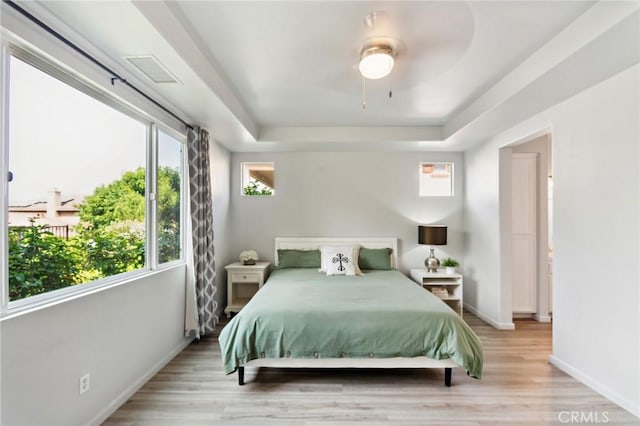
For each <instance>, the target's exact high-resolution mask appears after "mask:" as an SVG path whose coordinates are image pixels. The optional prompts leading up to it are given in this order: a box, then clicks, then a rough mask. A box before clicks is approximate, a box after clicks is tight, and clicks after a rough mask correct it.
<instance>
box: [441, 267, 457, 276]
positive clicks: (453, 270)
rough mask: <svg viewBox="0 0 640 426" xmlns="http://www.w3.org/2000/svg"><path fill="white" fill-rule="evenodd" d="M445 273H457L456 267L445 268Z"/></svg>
mask: <svg viewBox="0 0 640 426" xmlns="http://www.w3.org/2000/svg"><path fill="white" fill-rule="evenodd" d="M444 269H445V272H446V273H447V274H449V275H453V274H455V273H456V267H455V266H445V267H444Z"/></svg>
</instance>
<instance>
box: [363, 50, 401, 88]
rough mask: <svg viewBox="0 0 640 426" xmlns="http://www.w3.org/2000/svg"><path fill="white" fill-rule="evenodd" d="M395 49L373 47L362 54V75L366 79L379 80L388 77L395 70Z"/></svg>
mask: <svg viewBox="0 0 640 426" xmlns="http://www.w3.org/2000/svg"><path fill="white" fill-rule="evenodd" d="M393 65H394V59H393V49H391V47H389V46H372V47H369V48H366V49H364V50H363V51H362V53H360V65H359V67H358V68H359V69H360V74H362V76H363V77H364V78H368V79H370V80H377V79H379V78H383V77H386V76H388V75H389V74H390V73H391V70H392V69H393Z"/></svg>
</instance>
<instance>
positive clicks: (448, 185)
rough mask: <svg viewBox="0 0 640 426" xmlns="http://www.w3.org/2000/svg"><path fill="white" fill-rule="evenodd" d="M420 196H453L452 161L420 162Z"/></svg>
mask: <svg viewBox="0 0 640 426" xmlns="http://www.w3.org/2000/svg"><path fill="white" fill-rule="evenodd" d="M420 196H421V197H452V196H453V163H420Z"/></svg>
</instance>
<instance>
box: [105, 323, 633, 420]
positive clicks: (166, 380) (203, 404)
mask: <svg viewBox="0 0 640 426" xmlns="http://www.w3.org/2000/svg"><path fill="white" fill-rule="evenodd" d="M465 319H466V320H467V322H468V323H469V324H470V325H471V327H472V328H473V329H474V331H475V332H476V334H477V335H478V336H479V337H480V339H481V341H482V343H483V347H484V356H485V366H484V372H483V378H482V379H481V380H476V379H472V378H470V377H467V376H466V375H465V374H464V373H463V372H462V370H460V369H454V370H453V381H452V386H451V387H450V388H447V387H445V386H444V385H443V376H444V373H443V372H442V371H441V370H291V369H259V370H258V369H250V368H247V371H246V377H245V378H246V380H247V384H246V385H244V386H238V384H237V375H236V374H232V375H229V376H226V375H225V374H224V372H223V369H222V362H221V359H220V349H219V346H218V342H217V336H212V337H209V338H205V339H203V340H202V341H201V342H200V343H198V344H192V345H190V346H189V347H188V348H187V349H186V350H185V351H183V352H182V353H181V354H179V355H178V356H177V357H176V358H175V359H174V360H173V361H172V362H171V363H170V364H168V365H167V366H166V367H165V368H164V369H163V370H162V371H161V372H159V373H158V374H157V375H156V376H155V377H154V378H153V379H152V380H151V381H149V382H148V383H147V384H146V385H145V386H144V387H143V388H142V389H140V391H139V392H137V393H136V394H135V395H134V396H133V397H132V398H131V399H130V400H129V401H127V402H126V403H125V404H124V405H123V406H122V407H120V409H119V410H118V411H116V412H115V413H114V414H113V415H112V416H111V417H110V418H109V419H108V420H107V421H106V422H105V423H104V424H105V425H180V426H183V425H184V426H187V425H223V424H237V425H285V426H286V425H305V426H313V425H320V424H323V425H327V424H329V425H351V424H354V423H355V424H367V425H435V424H439V425H498V424H509V425H545V424H571V423H569V422H568V421H567V420H569V419H570V415H571V414H570V412H572V411H573V412H580V413H583V415H584V416H590V417H583V420H584V419H585V418H590V419H591V421H590V422H583V424H584V423H608V424H611V425H638V424H639V421H638V419H637V418H636V417H634V416H633V415H631V414H630V413H628V412H627V411H625V410H623V409H621V408H619V407H617V406H616V405H615V404H613V403H611V402H609V401H608V400H606V399H605V398H603V397H602V396H600V395H598V394H597V393H595V392H593V391H592V390H590V389H589V388H587V387H586V386H584V385H582V384H580V383H579V382H578V381H576V380H574V379H573V378H571V377H569V376H568V375H566V374H564V373H563V372H561V371H560V370H558V369H557V368H555V367H553V366H551V365H550V364H549V363H548V362H547V359H548V356H549V354H550V353H551V325H550V324H541V323H537V322H535V321H526V320H522V321H517V323H516V327H517V330H516V331H499V330H495V329H494V328H492V327H490V326H488V325H487V324H485V323H484V322H482V321H481V320H479V319H478V318H476V317H474V316H473V315H471V314H469V313H465ZM567 412H569V413H567ZM596 420H599V421H597V422H596ZM605 420H607V421H605ZM573 424H575V423H573Z"/></svg>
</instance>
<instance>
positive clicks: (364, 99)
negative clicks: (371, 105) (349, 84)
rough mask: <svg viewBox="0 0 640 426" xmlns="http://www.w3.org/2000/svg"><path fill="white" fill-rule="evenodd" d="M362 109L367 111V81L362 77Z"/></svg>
mask: <svg viewBox="0 0 640 426" xmlns="http://www.w3.org/2000/svg"><path fill="white" fill-rule="evenodd" d="M362 109H367V79H366V78H364V77H362Z"/></svg>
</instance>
